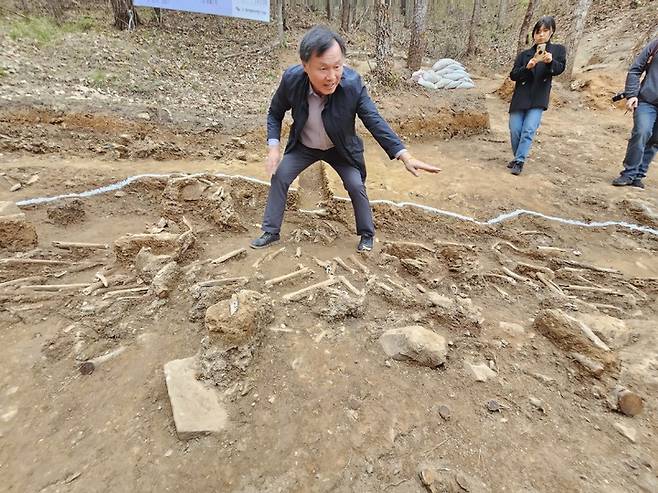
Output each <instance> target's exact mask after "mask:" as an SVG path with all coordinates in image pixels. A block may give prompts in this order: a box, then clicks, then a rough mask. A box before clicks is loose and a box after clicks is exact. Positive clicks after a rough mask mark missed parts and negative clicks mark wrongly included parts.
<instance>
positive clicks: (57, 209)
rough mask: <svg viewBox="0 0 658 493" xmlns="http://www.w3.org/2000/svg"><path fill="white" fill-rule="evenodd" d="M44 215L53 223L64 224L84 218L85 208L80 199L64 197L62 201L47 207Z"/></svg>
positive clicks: (80, 220)
mask: <svg viewBox="0 0 658 493" xmlns="http://www.w3.org/2000/svg"><path fill="white" fill-rule="evenodd" d="M46 215H47V216H48V219H50V220H51V221H52V222H53V223H54V224H58V225H60V226H66V225H68V224H74V223H80V222H82V221H84V220H85V215H86V213H85V209H84V204H83V202H82V200H80V199H76V198H74V199H64V201H63V203H61V204H58V205H54V206H52V207H48V208H47V209H46Z"/></svg>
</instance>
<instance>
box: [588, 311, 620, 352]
mask: <svg viewBox="0 0 658 493" xmlns="http://www.w3.org/2000/svg"><path fill="white" fill-rule="evenodd" d="M576 318H577V319H578V320H580V321H582V322H584V323H585V324H587V325H588V326H589V327H591V328H592V331H594V333H595V334H596V335H597V336H598V337H600V338H601V339H603V341H605V342H606V343H607V344H608V345H611V346H613V347H615V348H621V347H624V346H626V345H627V344H628V343H629V342H630V341H631V335H632V332H631V330H630V329H629V328H628V326H627V325H626V322H625V321H624V320H620V319H618V318H614V317H611V316H609V315H605V314H591V313H579V314H578V316H577V317H576Z"/></svg>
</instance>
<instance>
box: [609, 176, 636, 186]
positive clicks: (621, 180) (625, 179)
mask: <svg viewBox="0 0 658 493" xmlns="http://www.w3.org/2000/svg"><path fill="white" fill-rule="evenodd" d="M633 181H634V180H633V178H631V177H630V176H624V175H622V176H618V177H617V178H615V179H614V180H612V184H613V185H614V186H615V187H627V186H629V185H632V184H633Z"/></svg>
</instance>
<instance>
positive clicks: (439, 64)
mask: <svg viewBox="0 0 658 493" xmlns="http://www.w3.org/2000/svg"><path fill="white" fill-rule="evenodd" d="M453 63H459V62H457V61H455V60H453V59H452V58H441V59H440V60H438V61H437V62H436V63H435V64H434V65H432V70H434V71H435V72H438V71H439V70H441V69H443V68H445V67H447V66H448V65H452V64H453Z"/></svg>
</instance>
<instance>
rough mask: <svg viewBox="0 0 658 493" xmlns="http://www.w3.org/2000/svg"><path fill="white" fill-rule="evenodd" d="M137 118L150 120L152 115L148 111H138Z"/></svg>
mask: <svg viewBox="0 0 658 493" xmlns="http://www.w3.org/2000/svg"><path fill="white" fill-rule="evenodd" d="M137 118H139V119H140V120H146V121H148V120H150V119H151V115H150V114H148V113H146V112H143V113H137Z"/></svg>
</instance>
